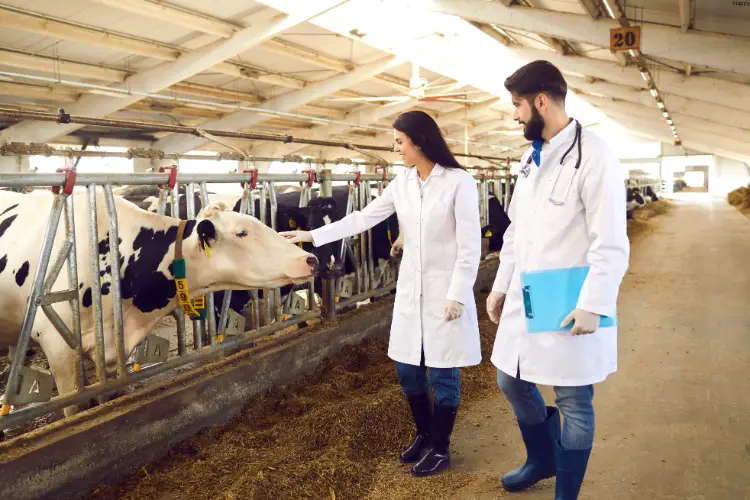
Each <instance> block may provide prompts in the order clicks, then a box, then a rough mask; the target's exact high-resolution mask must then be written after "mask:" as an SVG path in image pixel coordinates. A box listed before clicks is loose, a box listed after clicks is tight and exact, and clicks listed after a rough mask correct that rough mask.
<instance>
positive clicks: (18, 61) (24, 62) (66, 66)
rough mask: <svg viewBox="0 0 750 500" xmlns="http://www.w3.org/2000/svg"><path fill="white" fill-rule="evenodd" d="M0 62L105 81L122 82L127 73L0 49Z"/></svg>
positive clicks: (6, 64) (16, 66)
mask: <svg viewBox="0 0 750 500" xmlns="http://www.w3.org/2000/svg"><path fill="white" fill-rule="evenodd" d="M0 64H2V65H4V66H12V67H14V68H24V69H33V70H35V71H42V72H44V73H49V74H56V75H65V76H77V77H80V78H91V79H94V80H100V81H105V82H123V81H125V78H127V76H128V74H127V73H126V72H125V71H122V70H119V69H113V68H104V67H100V66H94V65H93V64H82V63H77V62H72V61H66V60H62V59H54V58H51V57H42V56H32V55H29V54H23V53H20V52H11V51H8V50H0Z"/></svg>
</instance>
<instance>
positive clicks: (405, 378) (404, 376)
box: [396, 352, 461, 406]
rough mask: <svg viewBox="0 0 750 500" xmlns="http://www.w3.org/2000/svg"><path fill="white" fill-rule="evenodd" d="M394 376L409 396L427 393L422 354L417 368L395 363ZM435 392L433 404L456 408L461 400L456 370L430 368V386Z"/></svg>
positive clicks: (425, 372) (425, 370)
mask: <svg viewBox="0 0 750 500" xmlns="http://www.w3.org/2000/svg"><path fill="white" fill-rule="evenodd" d="M396 374H397V375H398V380H399V382H400V383H401V388H402V389H403V391H404V394H406V396H407V397H409V396H418V395H419V394H425V393H427V392H428V390H427V389H428V384H427V367H425V365H424V352H423V353H422V361H421V363H420V365H419V366H416V365H408V364H406V363H399V362H398V361H397V362H396ZM429 385H431V386H432V389H433V390H434V391H435V402H436V403H437V404H439V405H441V406H458V402H459V400H460V399H461V376H460V374H459V373H458V368H430V384H429Z"/></svg>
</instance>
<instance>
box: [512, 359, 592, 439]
mask: <svg viewBox="0 0 750 500" xmlns="http://www.w3.org/2000/svg"><path fill="white" fill-rule="evenodd" d="M497 385H498V387H500V390H501V391H503V394H505V397H506V398H507V399H508V402H509V403H510V406H511V407H512V408H513V412H514V413H515V414H516V420H518V422H519V423H521V424H524V425H535V424H541V423H542V422H544V420H545V419H546V418H547V409H546V405H545V402H544V399H543V398H542V394H541V393H540V392H539V389H538V388H537V386H536V384H533V383H531V382H526V381H524V380H521V379H519V378H515V377H511V376H510V375H508V374H506V373H504V372H502V371H500V370H498V371H497ZM554 390H555V396H556V398H555V403H556V404H557V408H558V409H559V410H560V413H562V416H563V417H565V420H564V421H563V427H562V436H561V437H560V444H561V445H562V447H563V449H565V450H588V449H590V448H591V446H592V444H593V443H594V404H593V398H594V386H593V385H585V386H577V387H561V386H554Z"/></svg>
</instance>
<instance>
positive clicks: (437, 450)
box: [411, 405, 458, 477]
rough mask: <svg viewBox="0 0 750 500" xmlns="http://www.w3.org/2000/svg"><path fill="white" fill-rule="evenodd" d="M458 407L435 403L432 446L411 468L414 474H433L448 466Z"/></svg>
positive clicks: (431, 437)
mask: <svg viewBox="0 0 750 500" xmlns="http://www.w3.org/2000/svg"><path fill="white" fill-rule="evenodd" d="M457 412H458V407H456V406H443V405H435V413H434V414H433V415H432V425H431V426H430V441H431V443H430V447H429V448H428V449H427V451H426V452H425V453H424V455H423V456H422V458H421V459H420V460H419V462H417V463H416V464H414V467H412V469H411V474H412V475H413V476H417V477H421V476H431V475H433V474H437V473H438V472H440V471H441V470H443V469H445V468H446V467H448V465H449V464H450V460H451V456H450V452H449V448H450V437H451V433H452V432H453V424H454V423H455V422H456V413H457Z"/></svg>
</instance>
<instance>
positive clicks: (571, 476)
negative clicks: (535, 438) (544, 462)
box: [555, 439, 591, 500]
mask: <svg viewBox="0 0 750 500" xmlns="http://www.w3.org/2000/svg"><path fill="white" fill-rule="evenodd" d="M555 452H556V460H557V477H556V478H555V500H577V498H578V492H579V491H580V490H581V483H583V476H584V475H585V474H586V466H587V465H588V463H589V456H590V455H591V448H589V449H588V450H564V449H563V447H562V445H561V444H560V440H559V439H558V440H556V441H555Z"/></svg>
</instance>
